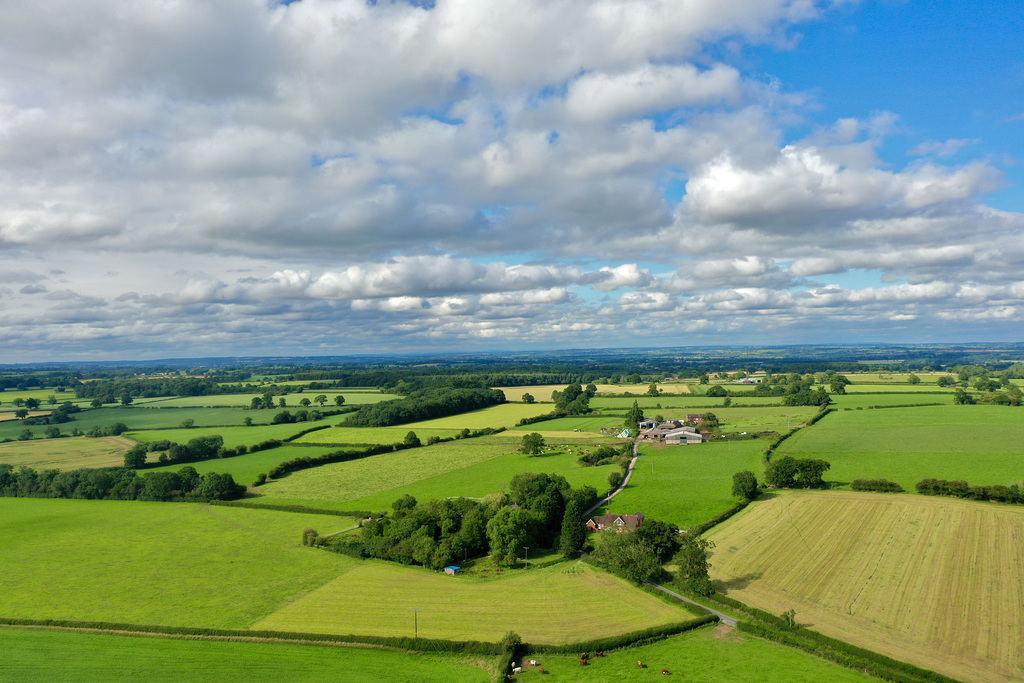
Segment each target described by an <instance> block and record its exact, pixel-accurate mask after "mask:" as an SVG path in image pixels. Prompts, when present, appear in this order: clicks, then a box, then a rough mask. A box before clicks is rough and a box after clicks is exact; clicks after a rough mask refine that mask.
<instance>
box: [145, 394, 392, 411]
mask: <svg viewBox="0 0 1024 683" xmlns="http://www.w3.org/2000/svg"><path fill="white" fill-rule="evenodd" d="M320 394H323V395H324V396H326V397H327V403H326V404H325V406H324V407H325V408H336V407H337V406H335V404H334V397H335V396H337V395H338V394H341V395H342V396H344V397H345V405H347V406H348V405H364V404H367V403H380V402H381V401H391V400H393V399H396V398H400V397H399V396H396V395H394V394H382V393H380V392H379V391H365V390H363V391H345V390H324V391H315V390H309V391H303V392H302V393H298V392H293V393H290V394H288V395H287V396H275V397H274V404H275V405H277V401H278V399H281V398H283V399H284V400H285V403H286V404H287V405H286V406H285V407H286V408H287V409H290V410H292V411H295V409H297V408H301V407H302V406H301V405H300V404H299V401H301V400H302V399H304V398H308V399H309V400H310V401H312V400H313V399H314V398H316V397H317V396H319V395H320ZM254 397H259V398H262V397H263V394H262V393H260V392H259V391H255V392H252V393H244V394H212V395H209V396H180V397H169V398H161V399H151V400H148V401H147V403H149V404H152V405H155V406H160V407H164V406H166V407H176V408H203V407H248V406H250V405H252V399H253V398H254ZM316 407H317V405H316V404H315V403H313V404H312V405H311V406H310V407H309V409H313V408H316ZM257 412H258V411H257Z"/></svg>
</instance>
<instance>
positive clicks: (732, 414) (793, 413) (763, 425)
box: [648, 406, 818, 434]
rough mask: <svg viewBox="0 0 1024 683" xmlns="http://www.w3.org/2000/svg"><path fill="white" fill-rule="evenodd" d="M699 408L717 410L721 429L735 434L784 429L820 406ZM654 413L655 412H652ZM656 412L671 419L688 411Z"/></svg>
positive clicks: (808, 416) (809, 416) (711, 411)
mask: <svg viewBox="0 0 1024 683" xmlns="http://www.w3.org/2000/svg"><path fill="white" fill-rule="evenodd" d="M648 412H652V411H648ZM699 412H701V413H705V412H710V413H714V415H715V417H717V418H718V421H719V423H720V425H721V428H722V431H723V432H725V433H727V434H735V433H739V432H780V433H784V432H787V431H789V430H790V429H791V428H793V427H796V426H797V425H801V424H803V423H805V422H807V421H808V420H809V419H811V418H812V417H814V415H816V414H817V412H818V408H817V406H779V407H774V406H764V407H750V408H731V407H730V408H721V407H719V408H714V409H712V410H706V411H699ZM652 414H655V413H653V412H652ZM657 414H661V415H663V416H664V417H665V418H666V419H669V420H673V419H675V420H681V419H685V418H686V416H687V415H688V414H689V412H687V411H677V410H662V411H660V412H659V413H657Z"/></svg>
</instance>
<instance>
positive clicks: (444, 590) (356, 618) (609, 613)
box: [254, 560, 693, 644]
mask: <svg viewBox="0 0 1024 683" xmlns="http://www.w3.org/2000/svg"><path fill="white" fill-rule="evenodd" d="M413 608H417V609H419V610H420V612H419V613H418V616H417V617H416V619H417V621H418V624H419V635H420V636H421V637H424V638H447V639H451V640H484V641H491V642H496V641H498V640H500V639H501V637H502V636H503V635H505V633H506V632H507V631H510V630H511V631H515V632H516V633H518V634H519V635H520V636H521V637H522V638H523V640H525V641H528V642H533V643H551V644H560V643H568V642H573V641H578V640H585V639H590V638H600V637H603V636H610V635H614V634H618V633H626V632H629V631H636V630H640V629H644V628H650V627H652V626H658V625H661V624H668V623H673V622H679V621H686V620H688V619H692V618H693V614H691V613H690V612H688V611H686V610H683V609H682V608H679V607H675V606H673V605H670V604H668V603H666V602H663V601H662V600H660V599H658V598H656V597H654V596H653V595H650V594H649V593H645V592H643V591H641V590H639V589H637V588H634V587H633V586H631V585H630V584H629V583H627V582H626V581H624V580H622V579H620V578H618V577H616V576H613V575H611V574H608V573H606V572H602V571H598V570H596V569H594V568H592V567H590V566H588V565H586V564H583V563H582V562H579V561H574V562H562V563H559V564H556V565H553V566H550V567H543V568H540V569H531V570H519V571H514V572H508V573H507V574H505V575H503V576H500V577H497V578H487V579H481V578H475V577H470V576H446V575H444V574H442V573H439V572H434V571H430V570H428V569H423V568H420V567H403V566H401V565H395V564H391V563H386V562H381V561H376V560H365V561H363V562H362V563H361V564H359V565H358V566H356V567H353V568H351V569H349V570H348V571H347V572H345V574H343V575H341V576H339V577H338V578H337V579H335V580H333V581H331V582H329V583H327V584H325V585H324V586H322V587H320V588H318V589H316V590H314V591H311V592H310V593H308V594H306V595H304V596H303V597H301V598H299V599H298V600H296V601H294V602H292V603H290V604H288V605H286V606H284V607H282V608H281V609H280V610H278V611H277V612H275V613H274V614H271V615H270V616H268V617H267V618H266V619H263V620H262V621H260V622H258V623H257V624H255V625H254V628H258V629H273V630H283V631H303V632H312V633H337V634H342V635H344V634H348V633H368V634H373V635H381V636H412V635H413V633H414V630H413V629H414V624H413V617H414V615H413V612H412V609H413Z"/></svg>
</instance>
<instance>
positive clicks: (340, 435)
mask: <svg viewBox="0 0 1024 683" xmlns="http://www.w3.org/2000/svg"><path fill="white" fill-rule="evenodd" d="M460 431H461V430H458V429H418V430H417V429H410V428H409V425H400V426H397V427H332V428H330V429H321V430H318V431H315V432H310V433H309V434H304V435H302V436H300V437H299V438H298V439H296V440H295V442H296V443H327V444H387V443H402V440H403V439H405V435H406V434H408V433H409V432H416V436H417V437H419V440H420V442H422V443H426V442H427V439H429V438H430V437H432V436H436V437H438V438H441V439H449V438H452V437H454V436H456V435H457V434H458V433H459V432H460Z"/></svg>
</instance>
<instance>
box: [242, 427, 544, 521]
mask: <svg viewBox="0 0 1024 683" xmlns="http://www.w3.org/2000/svg"><path fill="white" fill-rule="evenodd" d="M512 448H513V447H511V446H509V445H508V444H503V443H490V444H485V443H480V442H478V441H477V440H475V439H470V440H461V441H455V442H446V443H440V444H435V445H433V446H424V447H422V448H410V449H406V450H401V451H394V452H391V453H380V454H378V455H372V456H369V457H366V458H361V459H359V460H351V461H348V462H339V463H333V464H330V465H321V466H320V467H314V468H311V469H307V470H300V471H298V472H292V473H291V474H289V475H288V476H286V477H283V478H281V479H279V480H276V481H272V482H268V483H267V484H266V485H264V486H261V487H260V493H261V494H263V495H264V496H266V498H267V499H268V502H288V503H295V504H304V505H315V506H318V507H327V508H333V509H344V510H348V509H352V508H351V506H350V505H349V504H350V503H351V502H352V501H355V500H358V499H362V498H365V497H367V496H371V495H373V494H377V493H380V492H382V491H388V490H391V489H394V488H396V487H400V486H404V485H407V484H412V483H414V482H417V481H419V480H421V479H427V478H430V477H435V476H438V475H444V474H446V473H449V472H451V471H453V470H457V469H461V468H464V467H466V466H468V465H472V464H474V463H478V462H481V461H483V460H489V459H491V458H495V457H497V456H499V455H502V454H504V453H508V452H509V451H510V450H512ZM524 457H525V456H524ZM488 493H494V491H488ZM399 495H401V494H399ZM451 495H459V491H457V490H452V491H450V492H448V493H444V494H442V495H440V496H438V497H441V498H443V497H445V496H451ZM396 497H398V496H396ZM393 500H394V498H390V499H388V500H387V501H386V503H385V504H384V507H385V508H386V507H387V506H388V505H390V504H391V502H392V501H393ZM378 507H379V506H378ZM378 507H374V508H372V509H378ZM358 509H366V508H358Z"/></svg>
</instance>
